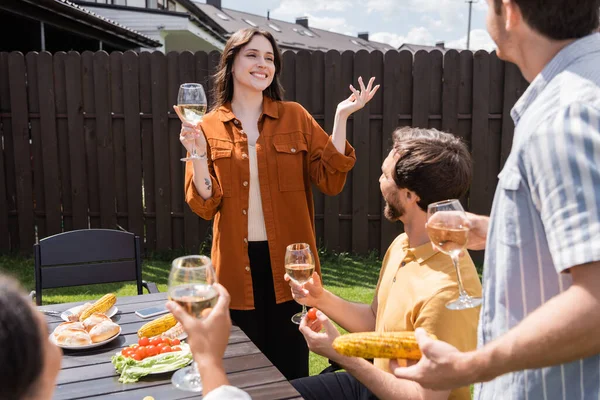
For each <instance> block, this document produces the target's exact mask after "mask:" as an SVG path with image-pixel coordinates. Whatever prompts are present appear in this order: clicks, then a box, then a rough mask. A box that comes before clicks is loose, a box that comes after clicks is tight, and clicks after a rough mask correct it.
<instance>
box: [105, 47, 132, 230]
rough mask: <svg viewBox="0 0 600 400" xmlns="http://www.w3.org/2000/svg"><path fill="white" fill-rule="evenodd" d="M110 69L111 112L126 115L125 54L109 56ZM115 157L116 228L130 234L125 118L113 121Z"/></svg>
mask: <svg viewBox="0 0 600 400" xmlns="http://www.w3.org/2000/svg"><path fill="white" fill-rule="evenodd" d="M109 64H110V66H109V68H110V72H109V73H110V75H109V76H110V106H111V108H110V110H111V115H115V114H119V115H124V113H125V106H124V102H123V53H121V52H117V51H115V52H113V53H111V54H110V56H109ZM112 134H113V157H114V173H115V174H114V176H115V177H114V179H115V200H116V202H115V203H116V204H115V207H116V214H117V215H116V220H117V225H116V227H115V228H119V229H121V228H123V229H125V230H127V231H129V232H131V230H130V229H129V223H128V218H127V217H128V213H129V209H128V207H127V155H126V150H125V118H116V119H113V121H112Z"/></svg>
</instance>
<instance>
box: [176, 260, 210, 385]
mask: <svg viewBox="0 0 600 400" xmlns="http://www.w3.org/2000/svg"><path fill="white" fill-rule="evenodd" d="M216 283H217V278H216V274H215V270H214V269H213V267H212V263H211V261H210V258H208V257H205V256H185V257H179V258H176V259H175V260H173V264H172V266H171V273H170V274H169V289H168V292H169V299H170V300H172V301H174V302H175V303H177V304H178V305H179V306H180V307H181V308H183V310H185V311H186V312H187V313H188V314H189V315H191V316H192V317H194V318H205V317H206V316H207V315H208V314H210V310H211V309H212V308H214V307H215V305H216V304H217V300H218V297H219V292H218V290H217V288H215V286H214V284H216ZM171 382H172V383H173V385H174V386H175V387H177V388H179V389H181V390H187V391H190V392H199V391H202V382H201V380H200V374H199V373H198V366H197V364H196V363H195V362H194V363H192V365H191V366H190V367H186V368H183V369H180V370H179V371H177V372H176V373H175V374H173V377H172V378H171Z"/></svg>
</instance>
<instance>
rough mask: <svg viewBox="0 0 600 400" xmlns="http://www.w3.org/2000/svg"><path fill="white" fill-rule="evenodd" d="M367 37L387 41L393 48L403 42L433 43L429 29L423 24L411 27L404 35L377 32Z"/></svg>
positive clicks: (382, 41) (377, 40)
mask: <svg viewBox="0 0 600 400" xmlns="http://www.w3.org/2000/svg"><path fill="white" fill-rule="evenodd" d="M369 39H370V40H373V41H375V42H381V43H387V44H389V45H391V46H394V47H395V48H398V47H400V46H401V45H402V44H404V43H411V44H421V45H429V46H431V45H433V44H434V43H435V40H434V39H433V35H432V34H431V32H429V30H428V29H427V28H425V27H423V26H421V27H418V28H412V29H411V30H410V31H409V32H408V34H407V35H406V36H404V35H398V34H396V33H391V32H377V33H374V34H372V35H370V36H369Z"/></svg>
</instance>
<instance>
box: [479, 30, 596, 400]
mask: <svg viewBox="0 0 600 400" xmlns="http://www.w3.org/2000/svg"><path fill="white" fill-rule="evenodd" d="M512 117H513V119H514V121H515V125H516V127H515V135H514V139H513V145H512V149H511V152H510V155H509V157H508V159H507V161H506V164H505V166H504V168H503V169H502V172H500V174H499V175H498V178H499V181H498V187H497V189H496V194H495V197H494V203H493V206H492V213H491V218H490V228H489V233H488V239H487V245H486V255H485V264H484V265H485V269H484V279H483V281H484V282H483V285H484V303H483V306H482V308H481V317H480V324H479V332H478V339H479V345H480V346H483V345H485V344H486V343H488V342H490V341H492V340H494V339H496V338H498V337H499V336H501V335H503V334H504V333H506V332H507V331H508V330H510V329H512V328H514V327H515V326H516V325H517V324H518V323H519V322H520V321H522V320H523V319H524V318H525V317H526V316H527V315H528V314H530V313H531V312H533V311H534V310H535V309H536V308H538V307H540V306H541V305H542V304H544V303H545V302H547V301H548V300H550V299H551V298H552V297H554V296H556V295H558V294H559V293H561V292H563V291H564V290H566V289H567V288H569V286H570V285H571V283H572V281H571V277H570V275H569V274H567V273H564V272H565V270H567V269H568V268H570V267H573V266H576V265H580V264H584V263H589V262H593V261H599V260H600V169H599V165H600V34H593V35H590V36H587V37H585V38H582V39H579V40H577V41H575V42H573V43H571V44H570V45H569V46H567V47H565V48H564V49H562V50H561V51H560V52H559V53H558V54H557V55H556V56H555V57H554V58H553V59H552V61H551V62H550V63H549V64H548V65H546V67H545V68H544V70H543V71H542V72H541V73H540V74H539V75H538V76H537V77H536V78H535V79H534V80H533V82H532V83H531V85H530V86H529V88H528V89H527V91H526V92H525V93H524V94H523V96H522V97H521V99H519V101H518V102H517V104H516V105H515V107H514V108H513V110H512ZM599 398H600V356H598V355H596V356H593V357H590V358H587V359H583V360H579V361H575V362H571V363H568V364H562V365H557V366H553V367H549V368H543V369H537V370H527V371H520V372H514V373H510V374H506V375H503V376H500V377H498V378H496V379H494V380H493V381H491V382H488V383H484V384H479V385H476V388H475V399H480V400H481V399H486V400H487V399H531V400H533V399H536V400H537V399H552V400H554V399H563V400H573V399H595V400H598V399H599Z"/></svg>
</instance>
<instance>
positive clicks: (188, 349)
mask: <svg viewBox="0 0 600 400" xmlns="http://www.w3.org/2000/svg"><path fill="white" fill-rule="evenodd" d="M181 351H184V352H186V353H189V352H190V351H191V350H190V346H189V345H188V344H187V343H183V344H181ZM115 354H116V355H120V354H121V351H117V352H116V353H115ZM167 354H168V353H167ZM163 355H164V354H158V355H155V356H152V357H146V358H144V361H145V360H149V359H151V358H153V357H160V356H163ZM192 361H194V358H192V359H191V360H190V361H189V362H188V363H187V364H185V365H184V366H183V367H176V368H175V367H174V368H172V369H169V370H167V371H161V372H149V373H148V375H159V374H166V373H167V372H173V371H175V370H178V369H180V368H184V367H186V366H188V365H190V364H191V363H192Z"/></svg>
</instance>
